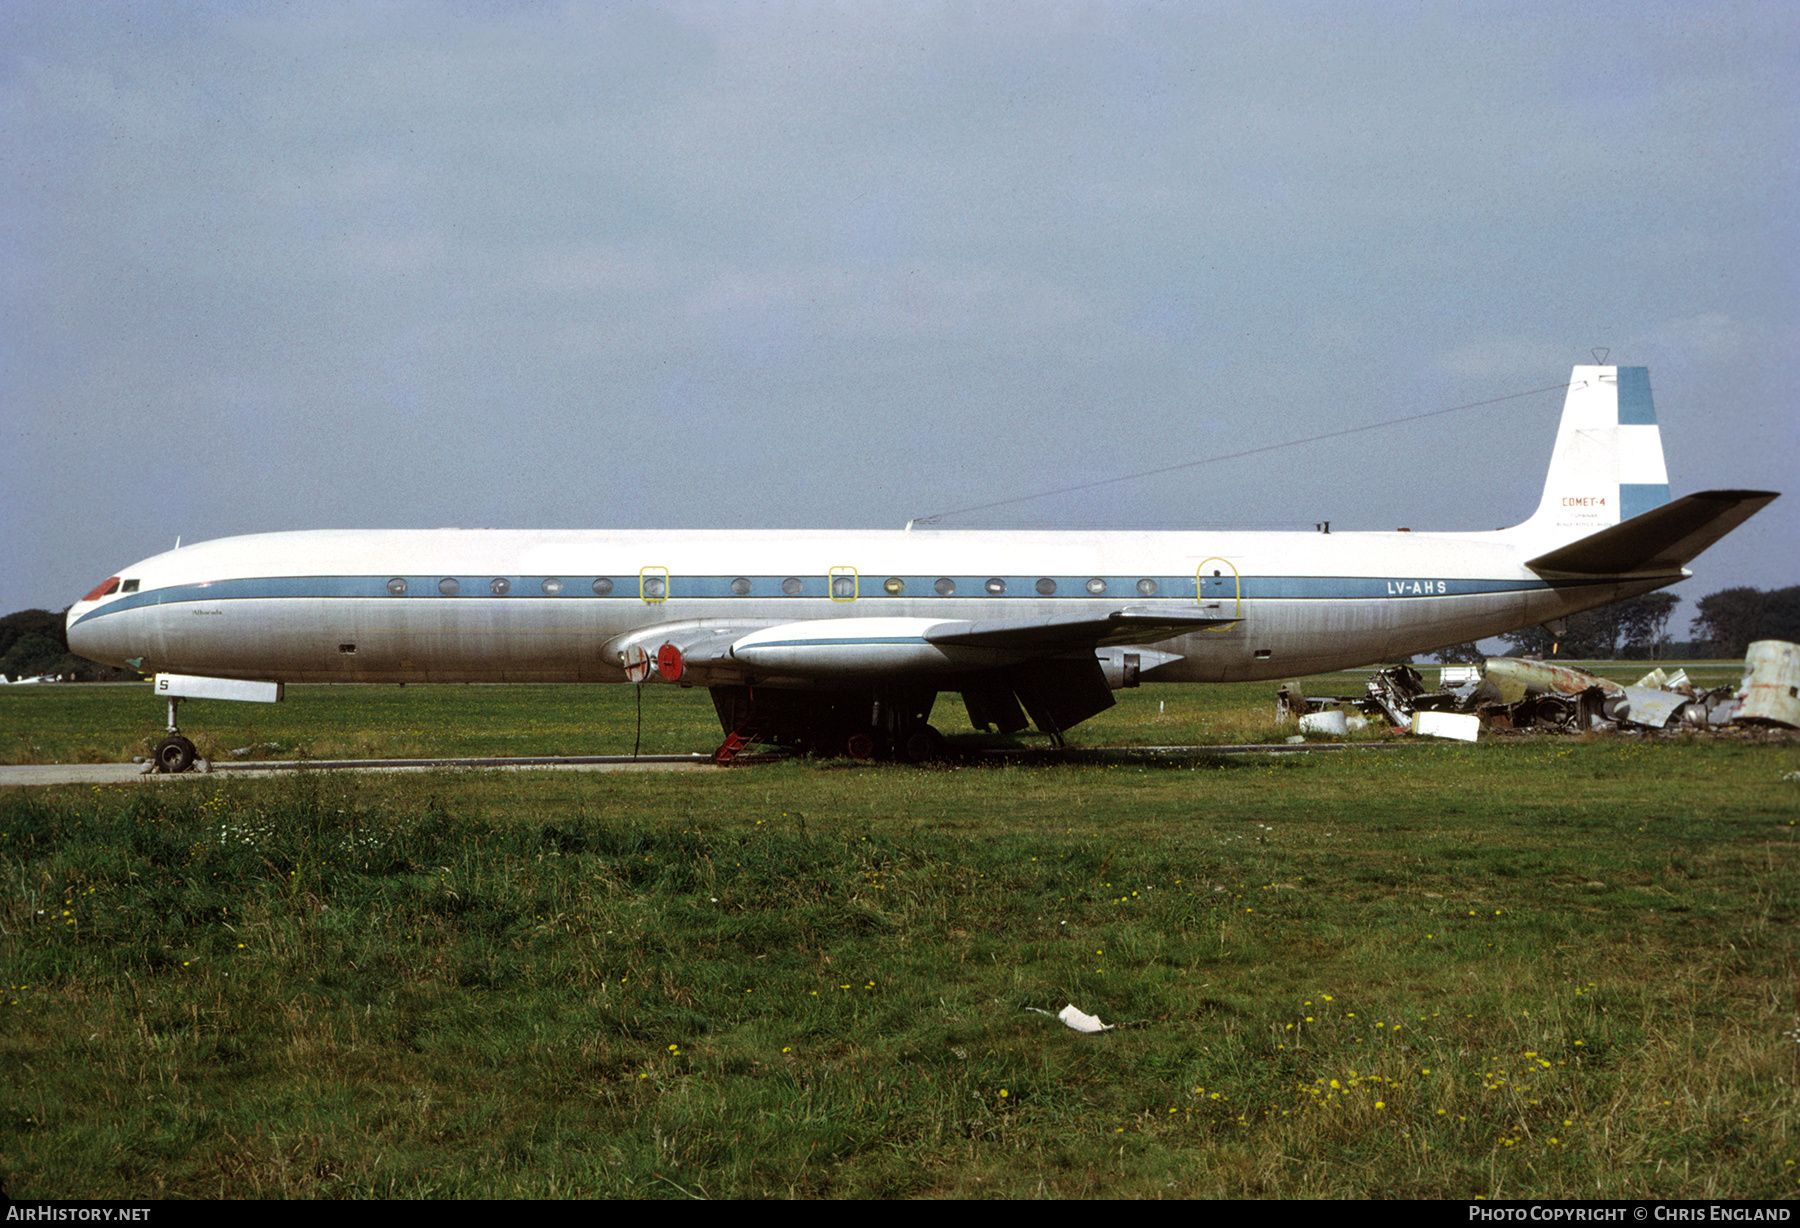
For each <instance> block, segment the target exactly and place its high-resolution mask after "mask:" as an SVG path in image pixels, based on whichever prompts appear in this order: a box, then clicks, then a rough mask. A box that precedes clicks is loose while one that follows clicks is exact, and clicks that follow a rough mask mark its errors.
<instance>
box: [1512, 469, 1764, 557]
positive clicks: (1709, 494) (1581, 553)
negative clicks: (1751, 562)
mask: <svg viewBox="0 0 1800 1228" xmlns="http://www.w3.org/2000/svg"><path fill="white" fill-rule="evenodd" d="M1778 497H1779V496H1777V495H1776V494H1774V493H1773V492H1772V491H1766V490H1703V491H1701V492H1700V493H1699V494H1696V495H1687V496H1684V497H1683V498H1680V499H1677V500H1675V502H1673V503H1665V504H1663V505H1662V506H1660V507H1655V508H1652V509H1651V510H1649V511H1647V512H1645V513H1643V514H1642V515H1640V516H1634V517H1632V518H1631V519H1630V520H1627V521H1625V522H1623V523H1622V524H1615V525H1613V526H1611V527H1610V528H1605V529H1601V530H1600V531H1599V532H1598V533H1593V534H1590V535H1588V536H1587V537H1583V538H1581V539H1580V540H1578V541H1574V542H1570V543H1569V544H1568V545H1566V546H1559V547H1557V548H1556V549H1555V550H1552V551H1550V552H1549V553H1547V554H1540V555H1538V557H1536V558H1534V559H1531V560H1530V561H1528V562H1527V563H1526V564H1525V566H1527V567H1529V568H1531V569H1532V570H1533V571H1535V572H1538V573H1539V574H1544V573H1546V572H1554V573H1558V574H1563V575H1585V576H1594V575H1602V576H1619V575H1628V574H1639V575H1642V574H1647V573H1666V572H1672V571H1679V570H1680V569H1681V568H1682V567H1683V566H1685V565H1686V564H1687V563H1689V562H1691V561H1692V560H1693V559H1694V558H1695V557H1696V556H1698V555H1699V554H1700V552H1701V551H1702V550H1705V549H1706V548H1707V547H1708V546H1710V545H1712V544H1713V543H1714V542H1716V541H1718V540H1719V539H1720V538H1721V537H1724V536H1725V535H1726V534H1727V533H1729V532H1731V531H1732V530H1733V529H1735V528H1737V527H1738V526H1739V525H1740V524H1743V523H1744V521H1746V520H1748V519H1750V517H1752V516H1754V515H1755V514H1756V513H1757V512H1759V511H1761V510H1762V509H1763V508H1765V507H1767V506H1768V505H1769V504H1770V503H1772V502H1774V501H1775V499H1776V498H1778Z"/></svg>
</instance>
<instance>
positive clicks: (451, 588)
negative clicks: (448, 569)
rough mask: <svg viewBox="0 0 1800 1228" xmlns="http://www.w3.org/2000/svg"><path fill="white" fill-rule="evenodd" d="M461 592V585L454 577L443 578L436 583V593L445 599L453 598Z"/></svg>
mask: <svg viewBox="0 0 1800 1228" xmlns="http://www.w3.org/2000/svg"><path fill="white" fill-rule="evenodd" d="M461 591H462V584H461V582H460V581H458V580H457V578H456V577H455V576H445V577H444V578H443V579H442V580H439V581H438V592H440V593H442V594H444V596H446V597H454V596H456V594H458V593H460V592H461Z"/></svg>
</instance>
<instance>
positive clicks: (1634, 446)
mask: <svg viewBox="0 0 1800 1228" xmlns="http://www.w3.org/2000/svg"><path fill="white" fill-rule="evenodd" d="M1668 501H1669V472H1668V469H1667V467H1666V466H1665V465H1664V463H1663V448H1662V432H1661V430H1660V429H1659V428H1658V427H1657V425H1656V406H1655V404H1654V402H1652V400H1651V397H1650V372H1649V370H1648V368H1645V367H1576V368H1575V370H1574V373H1573V375H1572V376H1571V378H1570V383H1569V392H1568V397H1567V399H1566V400H1565V401H1564V402H1563V415H1562V425H1561V426H1560V427H1559V428H1558V430H1557V433H1556V448H1555V451H1554V452H1552V454H1551V457H1550V471H1549V474H1548V476H1546V478H1545V480H1544V495H1543V498H1542V499H1541V500H1540V501H1539V503H1538V509H1537V512H1536V514H1535V515H1533V516H1532V518H1531V519H1530V520H1529V521H1527V522H1526V523H1525V524H1524V525H1521V526H1520V529H1519V532H1520V533H1521V534H1522V535H1524V536H1528V537H1530V538H1532V539H1533V540H1534V541H1539V542H1541V543H1542V544H1544V545H1546V546H1550V545H1558V544H1562V543H1564V542H1570V541H1574V540H1575V539H1577V538H1580V537H1585V536H1587V535H1588V534H1591V533H1596V532H1598V531H1599V530H1601V529H1604V528H1608V527H1610V526H1612V525H1615V524H1618V523H1620V522H1621V521H1625V520H1630V519H1631V518H1632V517H1633V516H1641V515H1643V514H1644V513H1645V512H1648V511H1650V510H1651V509H1653V508H1658V507H1661V506H1662V505H1663V504H1665V503H1667V502H1668Z"/></svg>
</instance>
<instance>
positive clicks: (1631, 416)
mask: <svg viewBox="0 0 1800 1228" xmlns="http://www.w3.org/2000/svg"><path fill="white" fill-rule="evenodd" d="M1619 425H1620V426H1655V425H1656V406H1655V405H1653V404H1651V402H1650V368H1649V367H1620V368H1619Z"/></svg>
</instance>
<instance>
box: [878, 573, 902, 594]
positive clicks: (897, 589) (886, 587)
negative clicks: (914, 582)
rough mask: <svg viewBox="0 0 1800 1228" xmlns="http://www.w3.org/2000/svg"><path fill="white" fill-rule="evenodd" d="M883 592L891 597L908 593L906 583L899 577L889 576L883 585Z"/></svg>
mask: <svg viewBox="0 0 1800 1228" xmlns="http://www.w3.org/2000/svg"><path fill="white" fill-rule="evenodd" d="M881 591H882V592H884V593H886V594H887V595H888V596H890V597H898V596H899V595H900V594H901V593H904V592H905V591H906V581H905V580H902V579H901V578H900V577H899V576H889V577H888V578H887V580H886V581H885V582H884V583H883V584H882V586H881Z"/></svg>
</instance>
